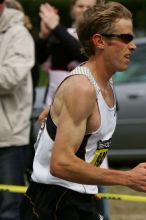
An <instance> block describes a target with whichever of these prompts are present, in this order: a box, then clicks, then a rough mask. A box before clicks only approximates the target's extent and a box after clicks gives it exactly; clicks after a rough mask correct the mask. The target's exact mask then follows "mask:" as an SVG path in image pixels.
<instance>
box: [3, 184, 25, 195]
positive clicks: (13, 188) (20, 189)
mask: <svg viewBox="0 0 146 220" xmlns="http://www.w3.org/2000/svg"><path fill="white" fill-rule="evenodd" d="M0 190H4V191H8V192H11V193H25V192H26V190H27V186H15V185H1V184H0Z"/></svg>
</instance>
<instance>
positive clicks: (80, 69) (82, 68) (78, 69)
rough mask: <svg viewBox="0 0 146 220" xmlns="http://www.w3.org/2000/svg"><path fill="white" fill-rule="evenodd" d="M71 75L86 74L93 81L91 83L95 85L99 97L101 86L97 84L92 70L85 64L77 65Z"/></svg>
mask: <svg viewBox="0 0 146 220" xmlns="http://www.w3.org/2000/svg"><path fill="white" fill-rule="evenodd" d="M70 75H84V76H86V77H87V78H88V79H89V81H90V82H91V84H92V85H93V86H94V88H95V91H96V96H97V97H98V94H99V92H100V88H99V86H98V85H97V83H96V81H95V79H94V77H93V75H92V73H91V72H90V70H89V69H88V68H87V67H85V66H81V65H79V66H77V67H76V68H75V69H74V70H72V71H71V73H70Z"/></svg>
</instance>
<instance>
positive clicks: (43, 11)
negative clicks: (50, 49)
mask: <svg viewBox="0 0 146 220" xmlns="http://www.w3.org/2000/svg"><path fill="white" fill-rule="evenodd" d="M39 15H40V18H41V27H40V28H41V30H40V35H41V36H44V37H47V36H48V35H49V34H50V33H51V31H52V30H53V29H54V28H55V27H56V26H57V25H58V24H59V22H60V17H59V15H58V10H57V9H56V8H54V7H53V6H51V5H50V4H48V3H45V4H42V5H41V7H40V12H39Z"/></svg>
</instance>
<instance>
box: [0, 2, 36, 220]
mask: <svg viewBox="0 0 146 220" xmlns="http://www.w3.org/2000/svg"><path fill="white" fill-rule="evenodd" d="M23 19H24V14H23V13H22V12H19V11H17V10H14V9H7V8H6V0H0V119H1V126H0V184H11V185H24V170H25V153H26V149H27V146H28V144H29V136H30V116H31V111H32V79H31V73H30V71H31V68H32V66H33V65H34V42H33V39H32V37H31V35H30V34H29V32H28V30H27V29H26V28H25V27H24V23H23ZM20 201H21V197H20V196H19V195H14V194H10V193H8V192H0V219H3V220H6V219H9V220H19V212H18V210H19V203H20Z"/></svg>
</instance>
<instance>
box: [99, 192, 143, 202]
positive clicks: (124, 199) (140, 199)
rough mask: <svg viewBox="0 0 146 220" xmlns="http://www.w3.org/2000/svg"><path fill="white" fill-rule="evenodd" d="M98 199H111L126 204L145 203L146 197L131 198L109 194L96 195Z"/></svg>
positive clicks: (129, 196)
mask: <svg viewBox="0 0 146 220" xmlns="http://www.w3.org/2000/svg"><path fill="white" fill-rule="evenodd" d="M96 196H97V197H98V198H100V199H113V200H122V201H127V202H146V196H131V195H121V194H110V193H98V194H97V195H96Z"/></svg>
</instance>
